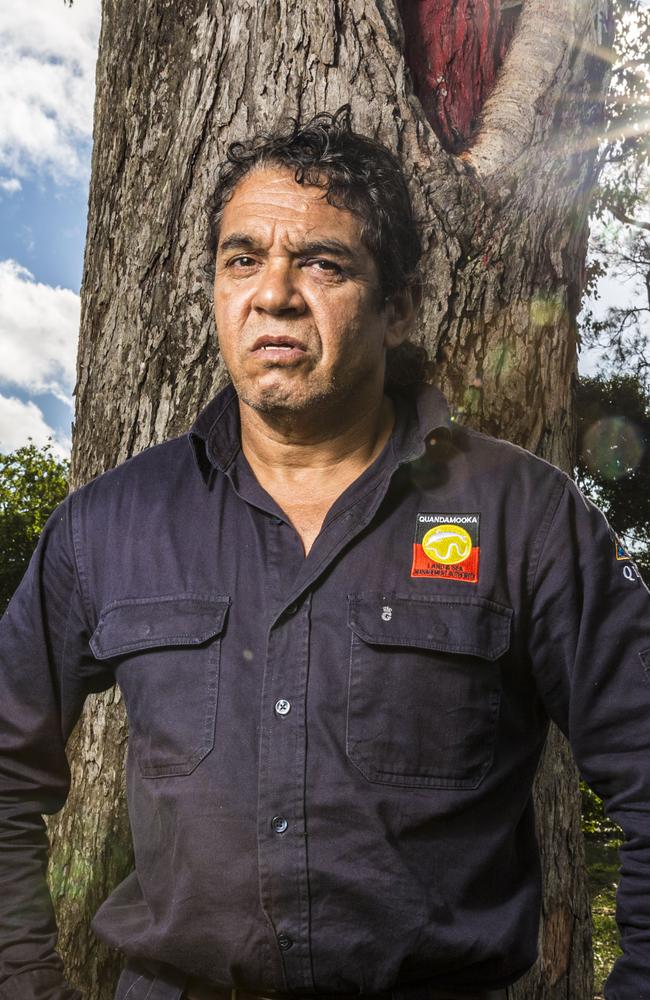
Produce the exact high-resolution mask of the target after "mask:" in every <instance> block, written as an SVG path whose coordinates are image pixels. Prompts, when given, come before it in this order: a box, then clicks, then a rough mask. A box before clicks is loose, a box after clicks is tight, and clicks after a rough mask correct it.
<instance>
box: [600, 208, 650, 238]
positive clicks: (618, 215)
mask: <svg viewBox="0 0 650 1000" xmlns="http://www.w3.org/2000/svg"><path fill="white" fill-rule="evenodd" d="M605 208H607V209H609V211H610V212H611V213H612V215H613V216H614V218H615V219H618V221H619V222H624V223H625V224H626V225H627V226H636V227H637V228H638V229H645V230H646V232H649V233H650V222H644V221H642V220H641V219H633V218H632V216H631V215H626V213H625V212H624V211H623V210H622V209H621V208H618V207H617V206H616V205H614V204H612V203H611V202H609V201H606V202H605Z"/></svg>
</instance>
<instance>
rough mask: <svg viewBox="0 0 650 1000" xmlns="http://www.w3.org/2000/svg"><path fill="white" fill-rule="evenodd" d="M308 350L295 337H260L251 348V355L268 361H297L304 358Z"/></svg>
mask: <svg viewBox="0 0 650 1000" xmlns="http://www.w3.org/2000/svg"><path fill="white" fill-rule="evenodd" d="M306 350H307V348H306V347H305V345H304V344H303V343H302V342H301V341H300V340H296V338H295V337H282V336H279V337H270V336H264V337H258V338H257V340H256V341H255V343H254V344H253V346H252V348H251V354H254V355H257V357H259V358H260V359H263V360H266V361H273V362H277V361H280V362H282V361H295V360H297V359H299V358H301V357H303V356H304V355H305V353H306Z"/></svg>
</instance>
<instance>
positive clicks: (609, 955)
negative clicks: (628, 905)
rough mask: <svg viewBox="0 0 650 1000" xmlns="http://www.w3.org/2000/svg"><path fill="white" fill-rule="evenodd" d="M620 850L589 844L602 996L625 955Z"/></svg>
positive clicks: (597, 984) (597, 981)
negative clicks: (621, 928) (620, 925)
mask: <svg viewBox="0 0 650 1000" xmlns="http://www.w3.org/2000/svg"><path fill="white" fill-rule="evenodd" d="M618 846H619V842H618V841H616V840H598V839H589V840H587V842H586V854H587V869H588V872H589V897H590V901H591V914H592V927H593V950H594V992H595V993H596V994H597V995H600V996H602V993H603V986H604V983H605V980H606V979H607V976H608V975H609V973H610V972H611V969H612V966H613V964H614V962H615V961H616V959H617V958H618V956H619V955H620V954H621V946H620V935H619V930H618V925H617V923H616V887H617V885H618V879H619V859H618Z"/></svg>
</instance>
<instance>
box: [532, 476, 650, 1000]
mask: <svg viewBox="0 0 650 1000" xmlns="http://www.w3.org/2000/svg"><path fill="white" fill-rule="evenodd" d="M529 649H530V653H531V657H532V664H533V670H534V672H535V677H536V682H537V687H538V690H539V692H540V695H541V697H542V699H543V701H544V704H545V705H546V708H547V710H548V712H549V714H550V716H551V718H552V719H553V720H554V721H555V722H556V723H557V724H558V726H559V727H560V728H561V729H562V731H563V732H564V733H565V735H566V736H567V737H568V739H569V741H570V743H571V746H572V749H573V753H574V756H575V758H576V761H577V763H578V767H579V768H580V771H581V773H582V776H583V777H584V779H585V781H586V782H587V783H588V784H589V785H590V786H591V787H592V788H593V789H594V790H595V791H596V792H597V794H598V795H599V796H600V797H601V798H602V799H603V801H604V804H605V809H606V811H607V813H608V814H609V815H610V816H611V817H612V819H614V820H615V821H616V822H617V823H618V824H619V825H620V826H621V828H622V829H623V832H624V835H625V842H624V845H623V846H622V848H621V881H620V885H619V889H618V895H617V921H618V924H619V928H620V932H621V945H622V948H623V955H622V957H621V958H619V960H618V961H617V962H616V964H615V966H614V969H613V971H612V973H611V975H610V977H609V979H608V981H607V985H606V989H605V996H606V997H607V1000H630V998H631V997H650V593H649V592H648V590H647V588H646V586H645V584H644V583H643V581H642V579H641V577H640V575H639V573H638V571H637V569H636V567H635V565H634V563H633V562H632V561H631V560H630V559H629V557H627V555H626V554H625V552H624V551H623V550H622V549H621V548H620V546H619V545H618V542H617V539H616V537H615V535H614V533H613V532H612V531H611V529H610V527H609V525H608V524H607V521H606V520H605V517H604V516H603V514H602V513H601V511H599V510H598V509H597V508H596V507H595V506H594V505H593V504H591V503H590V502H589V501H587V500H586V499H585V498H584V497H583V496H582V494H581V493H580V491H579V490H578V489H577V488H576V486H575V485H574V484H573V483H572V482H571V481H570V480H567V481H566V483H565V486H564V489H563V491H562V494H561V496H560V498H559V502H557V503H556V506H555V510H554V512H552V517H551V518H550V522H549V523H548V527H547V529H546V533H545V538H544V540H543V545H542V547H541V552H540V556H539V560H538V563H537V565H536V566H534V567H533V580H532V598H531V620H530V633H529Z"/></svg>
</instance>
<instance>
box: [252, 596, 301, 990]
mask: <svg viewBox="0 0 650 1000" xmlns="http://www.w3.org/2000/svg"><path fill="white" fill-rule="evenodd" d="M309 607H310V598H309V596H307V597H306V598H301V599H300V601H296V602H295V603H293V604H291V605H289V606H288V607H286V608H284V609H283V610H282V611H281V613H280V614H279V616H278V617H277V618H276V619H275V624H274V625H273V627H272V628H271V630H270V633H269V638H268V647H267V663H266V670H265V675H264V687H263V691H262V720H261V721H262V739H261V745H260V780H259V795H258V857H259V871H260V890H261V899H262V905H263V907H264V909H265V911H266V913H267V916H268V918H269V920H270V922H271V924H272V925H273V927H274V928H275V932H276V945H277V949H278V956H279V957H280V959H281V961H282V965H283V969H284V977H285V981H286V985H287V988H289V989H293V990H301V991H303V992H313V991H314V983H313V977H312V963H311V952H310V927H309V895H308V890H307V886H308V884H309V879H308V869H307V852H306V838H305V836H304V834H305V815H304V801H305V787H304V781H305V756H306V732H305V696H306V688H307V672H308V652H309ZM283 692H284V693H283ZM285 693H286V694H288V695H289V697H285V696H284V695H285Z"/></svg>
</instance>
